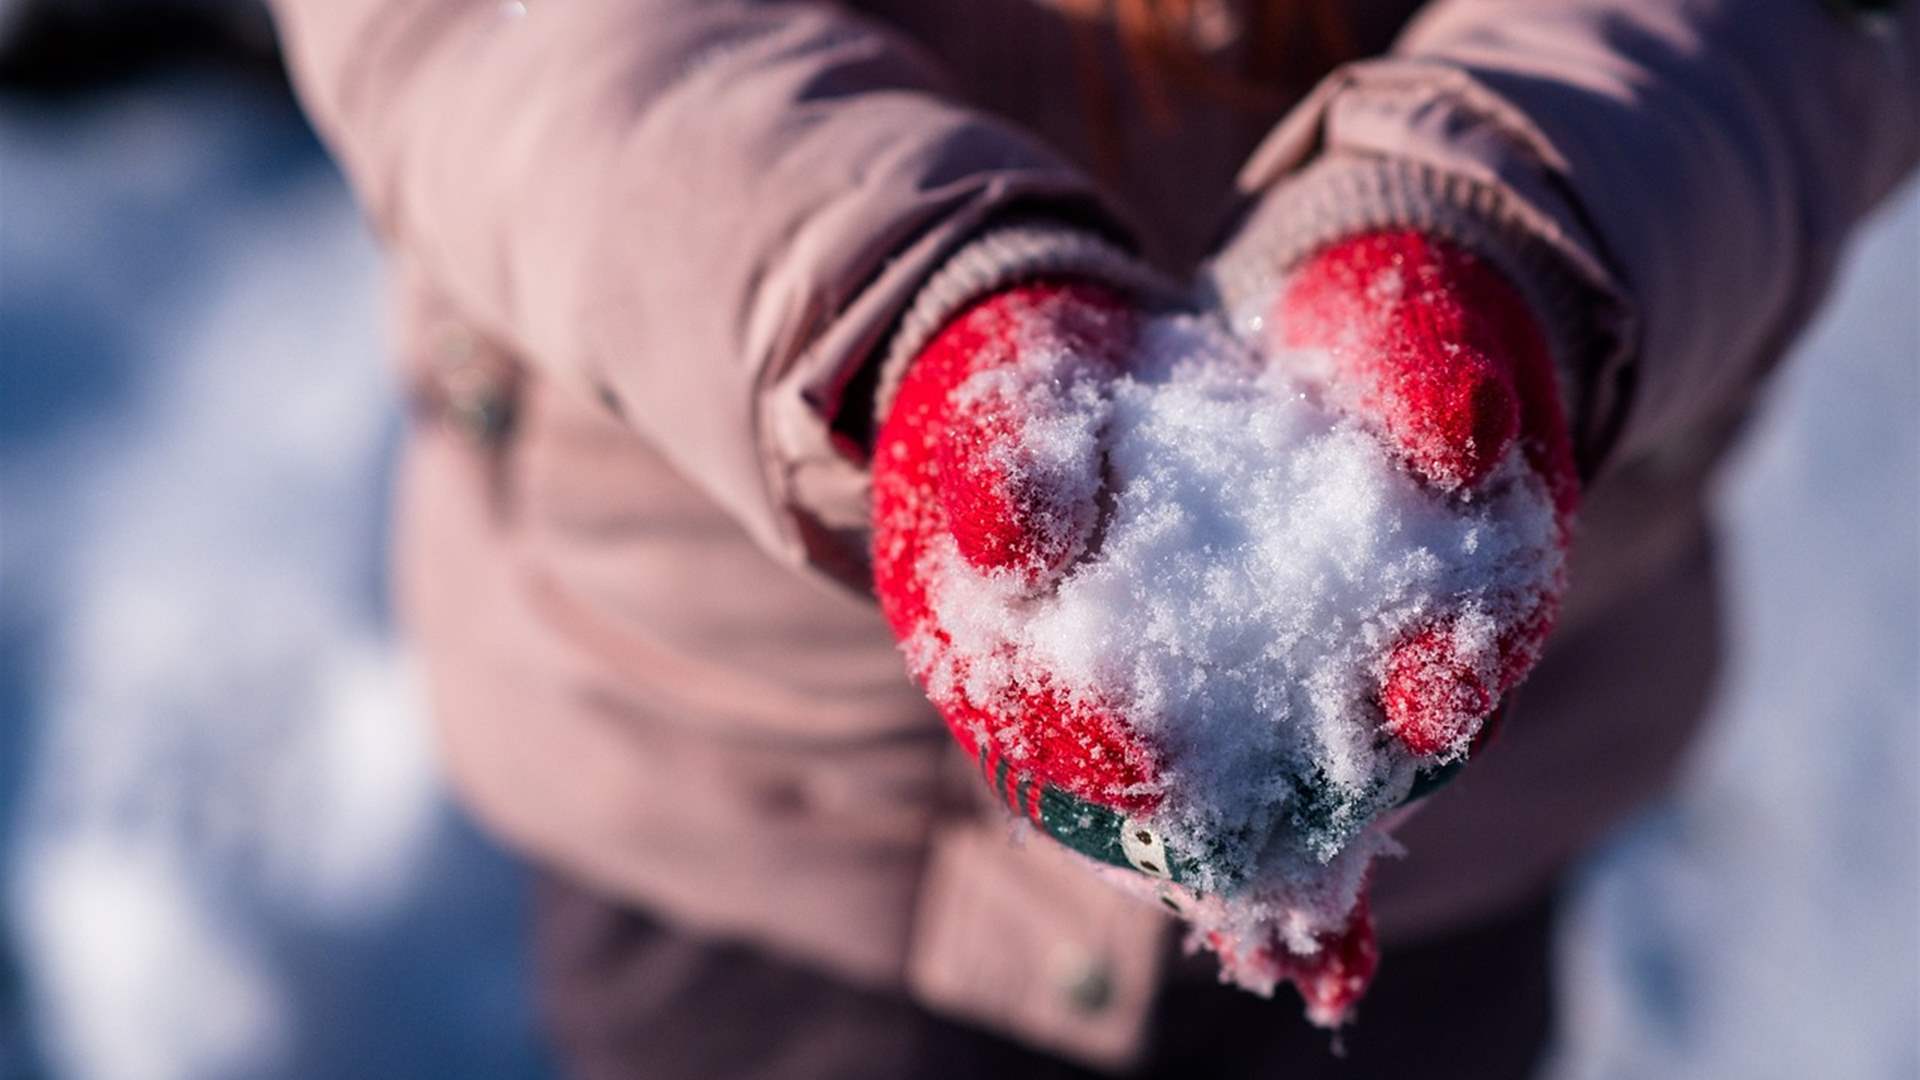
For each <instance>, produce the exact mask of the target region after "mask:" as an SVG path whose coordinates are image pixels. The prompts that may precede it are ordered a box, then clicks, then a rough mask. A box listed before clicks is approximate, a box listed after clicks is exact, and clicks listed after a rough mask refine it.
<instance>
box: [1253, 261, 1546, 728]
mask: <svg viewBox="0 0 1920 1080" xmlns="http://www.w3.org/2000/svg"><path fill="white" fill-rule="evenodd" d="M1266 326H1267V331H1266V333H1267V337H1268V341H1267V342H1266V344H1267V345H1268V347H1269V349H1270V351H1272V352H1273V353H1275V354H1276V355H1278V356H1280V357H1296V358H1298V357H1308V358H1310V359H1309V360H1308V361H1307V362H1306V363H1303V364H1296V367H1297V368H1298V369H1299V370H1298V374H1300V375H1301V376H1302V377H1303V378H1304V379H1305V380H1306V381H1308V382H1310V383H1317V384H1319V385H1320V386H1321V387H1323V389H1324V392H1325V393H1326V394H1327V396H1328V398H1329V399H1330V400H1331V402H1332V403H1333V404H1334V405H1335V407H1336V408H1339V409H1342V410H1344V411H1347V412H1349V413H1350V414H1352V415H1355V416H1358V417H1360V418H1362V419H1363V420H1364V421H1365V422H1367V423H1368V424H1369V425H1370V426H1372V427H1374V428H1375V429H1376V430H1378V431H1379V432H1380V433H1381V434H1382V435H1384V436H1385V438H1386V439H1387V440H1388V441H1389V443H1390V444H1391V445H1392V446H1393V447H1394V448H1395V449H1396V450H1397V451H1398V452H1399V453H1400V455H1401V456H1402V458H1403V459H1404V460H1405V462H1406V464H1407V467H1408V468H1410V469H1412V470H1413V472H1414V473H1416V474H1417V475H1419V476H1420V477H1422V478H1424V479H1425V480H1426V481H1427V483H1429V484H1431V485H1432V486H1433V487H1435V488H1437V489H1438V490H1440V491H1443V492H1447V493H1449V494H1451V495H1455V496H1457V497H1460V498H1463V499H1470V498H1472V497H1473V496H1474V494H1475V493H1476V492H1477V491H1478V490H1479V489H1480V488H1481V487H1482V486H1483V485H1484V484H1485V482H1486V481H1487V479H1488V478H1489V476H1490V475H1491V474H1493V473H1494V471H1495V470H1496V468H1498V467H1499V466H1500V465H1501V463H1502V461H1503V459H1504V458H1505V456H1506V454H1507V452H1508V450H1509V448H1511V447H1515V446H1518V448H1519V450H1520V452H1521V455H1522V457H1523V458H1524V461H1525V464H1526V466H1527V467H1528V468H1530V469H1532V470H1533V471H1534V472H1535V473H1537V474H1538V476H1539V478H1540V479H1541V480H1542V481H1543V482H1544V484H1545V485H1546V490H1547V492H1548V494H1549V496H1550V498H1551V499H1552V501H1553V507H1554V512H1555V514H1556V524H1557V528H1558V543H1559V545H1560V547H1561V548H1562V549H1563V550H1564V548H1565V546H1566V543H1567V540H1568V526H1569V521H1570V518H1571V515H1572V514H1573V511H1574V508H1575V507H1576V506H1577V504H1578V502H1579V498H1580V489H1579V481H1578V478H1577V476H1576V473H1575V470H1574V464H1573V448H1572V442H1571V440H1570V438H1569V436H1568V432H1567V421H1566V417H1565V413H1564V411H1563V407H1562V405H1561V401H1560V390H1559V386H1558V383H1557V380H1556V376H1555V373H1554V368H1553V362H1552V357H1551V355H1550V353H1549V351H1548V346H1547V340H1546V336H1545V334H1544V333H1543V332H1542V330H1541V327H1540V325H1539V323H1538V322H1537V321H1536V319H1535V317H1534V315H1533V313H1532V311H1531V310H1530V309H1529V308H1528V305H1527V303H1526V301H1525V300H1524V299H1522V297H1521V296H1520V294H1519V292H1518V291H1517V290H1516V289H1515V288H1514V287H1513V285H1512V284H1510V283H1509V282H1508V281H1507V280H1506V279H1505V278H1503V277H1502V276H1501V275H1500V274H1499V273H1498V272H1497V271H1495V270H1494V269H1493V268H1492V267H1491V266H1489V265H1488V264H1487V263H1486V262H1485V261H1484V260H1482V259H1480V258H1478V257H1476V256H1474V255H1472V254H1469V253H1468V252H1466V251H1464V250H1462V249H1461V248H1459V247H1457V246H1455V245H1453V244H1451V243H1448V242H1447V241H1444V240H1440V239H1437V238H1434V237H1432V236H1428V235H1425V234H1422V233H1419V232H1415V231H1412V230H1400V231H1383V232H1373V233H1367V234H1364V235H1360V236H1354V237H1349V238H1347V239H1344V240H1340V241H1338V242H1336V243H1333V244H1331V245H1329V246H1327V247H1325V248H1322V249H1321V250H1320V251H1318V252H1317V253H1315V254H1313V255H1312V256H1311V257H1309V258H1308V259H1307V260H1306V261H1305V262H1303V263H1302V264H1300V265H1299V266H1298V267H1297V268H1296V269H1295V270H1294V271H1293V272H1292V273H1291V274H1289V275H1288V276H1287V277H1286V278H1285V280H1284V282H1283V284H1282V287H1281V290H1280V295H1279V296H1278V298H1277V299H1276V300H1275V301H1274V303H1273V307H1272V317H1271V318H1270V319H1269V320H1268V321H1267V324H1266ZM1563 587H1564V581H1563V580H1562V578H1561V576H1560V575H1558V574H1556V575H1553V577H1552V579H1551V581H1550V583H1549V585H1548V587H1546V588H1543V589H1541V590H1539V591H1538V593H1537V594H1536V595H1534V596H1532V597H1531V598H1529V600H1528V602H1526V603H1523V604H1520V605H1516V606H1514V607H1512V608H1511V609H1510V610H1507V611H1503V612H1499V613H1497V614H1496V615H1494V616H1493V617H1492V625H1491V626H1474V627H1468V626H1466V625H1464V620H1463V619H1462V618H1461V617H1460V615H1459V613H1454V612H1448V613H1443V614H1440V615H1438V616H1436V617H1434V618H1432V619H1430V620H1429V621H1427V622H1426V623H1425V624H1424V625H1422V626H1420V627H1418V628H1416V629H1415V630H1414V631H1413V632H1412V633H1410V634H1408V635H1407V636H1406V637H1405V638H1404V639H1402V640H1401V641H1400V642H1398V643H1397V644H1396V645H1395V646H1394V648H1393V651H1392V652H1391V653H1390V654H1389V656H1388V659H1387V661H1386V664H1385V667H1384V673H1383V678H1382V681H1381V686H1380V704H1381V708H1382V710H1383V711H1384V713H1385V717H1386V725H1387V728H1388V729H1389V730H1390V731H1392V732H1393V733H1394V735H1396V736H1397V737H1398V738H1399V739H1400V740H1401V742H1403V743H1404V744H1405V745H1406V747H1407V748H1408V749H1409V750H1411V751H1412V752H1414V753H1415V754H1419V755H1422V756H1440V755H1459V754H1461V753H1464V752H1465V751H1466V749H1467V747H1468V743H1469V741H1470V740H1472V739H1473V738H1474V736H1475V735H1476V734H1478V733H1479V731H1480V728H1481V725H1482V722H1483V721H1484V720H1486V719H1487V718H1488V717H1490V716H1491V715H1492V714H1493V712H1494V708H1495V706H1496V704H1497V702H1498V701H1499V699H1500V696H1501V695H1503V694H1505V693H1506V692H1507V691H1508V690H1509V689H1511V688H1512V687H1513V686H1514V684H1516V683H1517V682H1519V681H1520V679H1521V678H1522V677H1524V676H1525V675H1526V673H1527V671H1528V670H1529V669H1531V668H1532V667H1533V665H1534V663H1535V661H1536V660H1538V658H1539V655H1540V647H1541V644H1542V642H1543V641H1544V640H1545V639H1546V636H1547V634H1548V632H1549V631H1550V630H1551V629H1552V628H1553V621H1554V616H1555V613H1556V612H1557V610H1558V607H1559V600H1560V592H1561V590H1562V589H1563Z"/></svg>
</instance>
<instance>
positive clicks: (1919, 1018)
mask: <svg viewBox="0 0 1920 1080" xmlns="http://www.w3.org/2000/svg"><path fill="white" fill-rule="evenodd" d="M13 7H14V5H11V4H9V3H8V2H7V0H0V34H5V33H6V31H7V24H8V21H9V18H10V11H11V9H12V8H13ZM27 81H28V82H33V83H35V86H36V89H34V90H33V91H32V92H23V91H21V90H19V89H18V88H17V87H16V88H14V89H11V90H0V597H3V598H4V600H3V602H0V864H3V866H4V869H3V870H0V882H4V891H0V1078H10V1077H16V1076H18V1077H33V1076H60V1077H80V1078H92V1077H101V1078H113V1080H119V1078H134V1080H139V1078H148V1077H151V1078H156V1080H158V1078H176V1077H177V1078H202V1077H211V1078H218V1077H316V1078H317V1077H334V1076H366V1077H375V1076H396V1077H397V1076H408V1077H411V1076H427V1075H433V1076H441V1075H449V1076H461V1077H468V1078H474V1080H490V1078H508V1077H530V1076H542V1075H546V1072H547V1068H548V1063H547V1061H546V1060H545V1058H544V1057H543V1055H542V1052H541V1049H540V1047H539V1046H538V1044H537V1040H536V1039H535V1037H534V1035H533V1031H532V1023H531V1017H530V1010H529V1002H528V1000H527V997H526V994H525V992H524V978H523V976H524V968H525V965H526V957H525V956H524V954H523V926H522V923H523V914H524V913H523V910H522V904H523V897H522V884H523V877H522V873H521V871H520V870H519V868H517V867H516V866H515V865H513V864H512V863H511V861H510V860H508V859H507V858H505V857H504V856H503V855H501V854H500V853H499V852H498V851H496V850H494V849H493V848H491V847H490V846H488V844H487V843H486V842H485V841H484V840H482V839H481V838H480V837H478V836H477V835H476V834H475V833H474V832H473V831H472V829H471V827H470V826H469V825H468V824H467V823H466V822H465V821H464V820H463V819H462V818H460V817H459V816H458V814H457V813H456V812H455V811H453V810H452V808H451V807H450V806H449V805H448V804H447V802H446V801H445V799H444V796H443V793H442V790H441V787H440V782H439V779H438V777H437V776H436V774H435V771H434V766H433V763H432V758H431V751H430V745H429V740H428V737H427V735H426V732H425V731H424V729H423V724H422V720H421V712H420V705H419V700H418V697H417V694H416V690H415V687H414V684H413V682H412V680H411V679H410V677H409V671H408V666H407V659H406V656H405V653H404V650H402V649H401V648H400V647H399V646H398V645H397V643H396V642H395V640H394V637H393V631H392V627H391V624H390V613H389V612H388V610H387V608H386V606H385V600H384V598H383V597H384V589H385V581H384V575H385V570H384V565H383V557H384V556H383V550H384V544H385V527H386V514H385V505H386V499H387V483H388V470H389V466H390V463H391V458H392V452H393V449H394V443H395V439H396V435H397V430H398V424H399V421H398V416H397V411H396V406H395V403H394V400H393V398H392V387H391V385H390V383H389V381H388V377H387V370H386V366H385V357H384V350H383V345H382V339H381V333H380V327H379V273H380V271H379V265H378V259H377V254H376V252H375V250H374V247H373V245H372V243H371V241H370V239H369V237H368V235H367V233H366V231H365V229H364V228H363V227H362V225H361V224H360V222H359V220H358V217H357V216H356V214H355V211H354V209H353V207H352V205H351V204H350V201H349V198H348V195H347V193H346V191H345V189H344V188H343V187H342V185H341V183H340V180H339V178H338V176H337V175H336V173H335V172H334V171H333V169H332V167H331V166H330V165H329V164H328V162H327V160H326V158H325V156H324V155H323V153H322V152H321V150H320V149H319V147H318V146H317V145H316V144H315V143H314V142H313V139H312V136H311V135H310V133H309V132H308V131H307V129H306V127H305V126H304V124H303V123H302V121H301V119H300V118H299V116H298V114H297V112H296V111H295V110H294V109H293V107H292V106H291V105H290V104H289V103H288V102H287V101H285V100H284V99H283V98H281V97H279V96H278V95H277V88H276V85H275V84H274V82H273V80H272V78H271V76H270V75H267V74H265V73H264V69H258V70H230V69H228V70H220V71H213V70H208V69H206V67H205V66H204V65H201V66H200V70H199V71H198V73H195V74H179V73H172V74H166V73H149V74H146V75H142V76H139V77H120V78H116V79H113V80H110V81H108V82H107V83H105V84H104V85H99V86H94V87H91V88H87V89H77V88H75V87H74V86H70V85H65V80H64V79H63V78H60V77H55V78H52V79H49V78H47V77H45V74H44V73H42V74H41V75H40V76H36V77H33V78H29V79H28V80H27ZM55 84H58V85H55ZM1799 351H1800V355H1799V356H1798V357H1797V358H1796V360H1795V362H1794V363H1793V364H1792V365H1791V366H1790V367H1789V368H1788V370H1787V372H1786V374H1785V377H1784V378H1783V379H1781V380H1780V381H1779V382H1778V384H1777V385H1776V386H1775V387H1774V393H1773V394H1772V395H1771V398H1770V401H1769V405H1768V408H1767V410H1766V412H1765V415H1764V416H1763V417H1762V418H1761V420H1760V421H1759V422H1758V423H1757V424H1756V425H1755V428H1754V431H1753V436H1752V438H1751V439H1750V440H1749V444H1748V445H1747V447H1746V448H1745V451H1744V453H1743V454H1742V455H1741V456H1740V459H1739V462H1738V465H1737V467H1736V468H1735V469H1734V470H1733V471H1732V474H1731V475H1730V476H1729V477H1728V479H1727V483H1726V485H1725V490H1724V493H1723V494H1724V497H1723V498H1722V500H1721V519H1722V522H1723V523H1724V525H1725V526H1726V529H1725V533H1726V539H1725V545H1726V550H1727V553H1728V555H1729V558H1728V561H1727V565H1728V573H1729V576H1730V579H1731V582H1732V585H1733V588H1732V589H1731V590H1730V591H1731V592H1732V594H1733V604H1734V611H1733V616H1734V618H1733V625H1734V627H1735V640H1734V646H1735V653H1734V656H1733V658H1732V662H1731V664H1730V665H1729V668H1728V681H1727V685H1726V686H1725V688H1724V690H1723V692H1722V693H1721V695H1720V703H1719V717H1718V723H1717V726H1716V727H1715V728H1714V734H1713V736H1712V738H1711V740H1710V742H1709V745H1707V746H1706V747H1704V748H1703V751H1702V753H1701V754H1700V756H1699V757H1698V759H1697V761H1696V762H1695V765H1694V768H1693V769H1692V771H1691V778H1690V780H1689V782H1688V784H1687V786H1686V787H1685V789H1684V790H1683V791H1681V792H1680V793H1678V795H1677V796H1676V797H1675V798H1674V799H1672V800H1671V801H1670V802H1668V803H1667V804H1665V805H1662V806H1660V807H1658V808H1656V809H1655V810H1654V811H1653V812H1651V813H1649V814H1647V815H1645V816H1644V817H1643V818H1642V819H1640V820H1639V821H1637V822H1635V823H1634V824H1633V825H1632V826H1631V827H1630V828H1629V829H1627V830H1626V831H1625V833H1624V834H1623V835H1622V836H1621V837H1619V838H1618V840H1617V841H1616V842H1614V843H1613V844H1612V845H1611V846H1610V847H1609V848H1607V849H1606V850H1605V851H1604V852H1602V853H1601V854H1600V855H1598V856H1597V857H1596V858H1595V859H1593V860H1592V862H1591V863H1590V865H1589V866H1588V867H1587V868H1586V869H1585V872H1584V874H1583V877H1582V883H1581V888H1580V891H1579V894H1578V897H1577V900H1576V904H1575V910H1574V917H1573V918H1572V919H1571V920H1570V921H1569V925H1568V926H1567V928H1566V931H1565V934H1564V941H1563V948H1564V952H1565V958H1566V964H1565V969H1564V970H1565V981H1566V987H1567V991H1566V1002H1567V1017H1568V1036H1567V1038H1566V1039H1565V1040H1564V1045H1563V1046H1562V1048H1561V1052H1560V1054H1559V1055H1558V1060H1557V1061H1556V1063H1555V1066H1554V1069H1553V1070H1552V1071H1553V1073H1554V1074H1555V1076H1556V1078H1557V1080H1600V1078H1612V1077H1645V1078H1665V1077H1672V1078H1681V1077H1685V1078H1689V1080H1705V1078H1718V1077H1727V1078H1734V1077H1738V1078H1742V1080H1762V1078H1769V1077H1783V1078H1784V1077H1792V1078H1805V1077H1821V1078H1855V1077H1858V1078H1871V1080H1879V1078H1889V1080H1892V1078H1912V1077H1915V1076H1920V1034H1917V1031H1920V839H1917V837H1916V834H1917V832H1920V786H1916V769H1917V768H1920V722H1917V720H1920V716H1917V715H1916V702H1917V701H1920V480H1917V479H1916V478H1917V477H1920V192H1916V191H1915V190H1914V189H1909V191H1908V193H1907V194H1906V195H1905V196H1904V197H1902V198H1900V199H1898V200H1895V202H1894V204H1892V205H1890V206H1889V207H1888V208H1887V210H1886V211H1885V212H1884V213H1883V214H1882V216H1881V218H1880V219H1879V220H1878V221H1877V222H1876V224H1875V225H1874V227H1873V228H1872V229H1871V230H1869V231H1868V233H1867V234H1866V235H1865V236H1864V237H1863V242H1862V243H1861V245H1860V247H1859V250H1858V251H1857V252H1856V256H1855V258H1854V260H1853V263H1852V266H1851V269H1850V271H1849V273H1848V274H1847V275H1846V277H1845V279H1844V281H1843V283H1842V288H1841V290H1840V292H1839V294H1838V295H1837V297H1836V299H1835V302H1834V303H1833V305H1832V306H1831V308H1830V309H1829V311H1828V312H1827V314H1826V316H1825V318H1824V319H1823V320H1822V321H1821V323H1820V324H1819V326H1818V327H1817V328H1816V330H1815V331H1814V332H1813V333H1812V334H1811V335H1810V336H1809V337H1808V339H1807V340H1806V341H1805V342H1804V343H1803V345H1802V346H1801V348H1800V350H1799Z"/></svg>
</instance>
